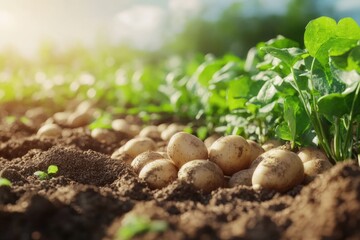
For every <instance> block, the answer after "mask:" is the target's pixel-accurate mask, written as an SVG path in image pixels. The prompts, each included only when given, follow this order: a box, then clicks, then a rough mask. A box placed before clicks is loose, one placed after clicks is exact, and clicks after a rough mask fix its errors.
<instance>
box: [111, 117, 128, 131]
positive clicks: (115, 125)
mask: <svg viewBox="0 0 360 240" xmlns="http://www.w3.org/2000/svg"><path fill="white" fill-rule="evenodd" d="M111 127H112V129H114V130H115V131H117V132H123V133H126V134H128V133H129V129H130V124H129V123H128V122H127V121H126V120H124V119H115V120H113V121H112V122H111ZM128 135H130V134H128Z"/></svg>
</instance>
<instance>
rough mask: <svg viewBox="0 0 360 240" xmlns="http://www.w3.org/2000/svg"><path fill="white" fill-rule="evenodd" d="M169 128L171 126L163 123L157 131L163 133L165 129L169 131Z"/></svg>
mask: <svg viewBox="0 0 360 240" xmlns="http://www.w3.org/2000/svg"><path fill="white" fill-rule="evenodd" d="M168 126H169V124H167V123H161V124H159V125H158V126H157V129H158V131H159V132H163V131H164V130H165V129H167V128H168Z"/></svg>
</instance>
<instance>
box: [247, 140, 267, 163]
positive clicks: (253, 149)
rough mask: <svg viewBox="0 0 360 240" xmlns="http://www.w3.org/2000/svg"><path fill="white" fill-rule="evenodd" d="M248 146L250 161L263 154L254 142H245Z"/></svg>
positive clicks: (262, 150)
mask: <svg viewBox="0 0 360 240" xmlns="http://www.w3.org/2000/svg"><path fill="white" fill-rule="evenodd" d="M246 141H247V142H248V144H249V145H250V161H251V162H252V161H254V160H255V159H256V158H257V157H258V156H260V155H261V154H263V153H264V152H265V150H264V149H263V148H262V147H261V146H260V145H259V144H258V143H257V142H255V141H253V140H246Z"/></svg>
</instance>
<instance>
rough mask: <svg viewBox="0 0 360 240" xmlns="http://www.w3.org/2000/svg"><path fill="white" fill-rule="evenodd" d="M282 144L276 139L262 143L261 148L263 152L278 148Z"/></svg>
mask: <svg viewBox="0 0 360 240" xmlns="http://www.w3.org/2000/svg"><path fill="white" fill-rule="evenodd" d="M281 145H282V143H281V142H280V141H279V140H276V139H270V140H267V141H266V142H264V144H263V145H262V146H261V147H262V148H263V149H264V151H265V152H266V151H269V150H270V149H273V148H277V147H280V146H281Z"/></svg>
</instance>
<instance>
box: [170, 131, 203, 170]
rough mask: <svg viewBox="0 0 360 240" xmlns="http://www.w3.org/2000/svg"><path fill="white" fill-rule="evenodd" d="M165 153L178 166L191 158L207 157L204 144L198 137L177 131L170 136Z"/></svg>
mask: <svg viewBox="0 0 360 240" xmlns="http://www.w3.org/2000/svg"><path fill="white" fill-rule="evenodd" d="M167 154H168V155H169V157H170V159H171V160H172V161H173V162H174V163H175V165H176V166H177V167H178V168H180V167H181V166H182V165H184V164H185V163H187V162H189V161H191V160H195V159H207V158H208V150H207V148H206V146H205V144H204V143H203V142H202V141H201V140H200V139H199V138H197V137H195V136H194V135H192V134H189V133H185V132H178V133H176V134H174V135H173V136H172V137H171V139H170V141H169V143H168V146H167Z"/></svg>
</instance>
